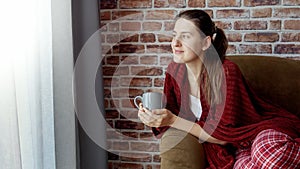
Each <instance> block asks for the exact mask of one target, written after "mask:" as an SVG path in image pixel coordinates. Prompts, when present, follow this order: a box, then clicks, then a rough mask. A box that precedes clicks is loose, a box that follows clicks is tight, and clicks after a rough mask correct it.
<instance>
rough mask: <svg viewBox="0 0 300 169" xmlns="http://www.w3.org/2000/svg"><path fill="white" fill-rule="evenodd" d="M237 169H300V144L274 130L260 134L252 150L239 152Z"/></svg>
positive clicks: (235, 166)
mask: <svg viewBox="0 0 300 169" xmlns="http://www.w3.org/2000/svg"><path fill="white" fill-rule="evenodd" d="M236 158H237V161H236V163H235V165H234V168H235V169H240V168H241V169H270V168H272V169H297V168H300V144H299V143H297V142H295V141H294V140H293V139H292V138H291V137H289V136H288V135H286V134H284V133H281V132H278V131H276V130H273V129H268V130H264V131H262V132H260V133H259V134H258V135H257V136H256V138H255V140H254V142H253V144H252V147H251V149H250V148H249V149H244V150H239V151H238V152H237V157H236Z"/></svg>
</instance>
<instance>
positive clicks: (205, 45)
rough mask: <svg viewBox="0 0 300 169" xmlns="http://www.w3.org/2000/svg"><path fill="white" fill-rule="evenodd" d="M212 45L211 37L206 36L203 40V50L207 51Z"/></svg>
mask: <svg viewBox="0 0 300 169" xmlns="http://www.w3.org/2000/svg"><path fill="white" fill-rule="evenodd" d="M210 45H211V37H210V36H206V37H205V38H204V39H203V43H202V50H203V51H206V50H207V49H208V48H209V47H210Z"/></svg>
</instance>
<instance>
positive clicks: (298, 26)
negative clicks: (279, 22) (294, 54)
mask: <svg viewBox="0 0 300 169" xmlns="http://www.w3.org/2000/svg"><path fill="white" fill-rule="evenodd" d="M284 29H289V30H300V20H287V21H285V22H284Z"/></svg>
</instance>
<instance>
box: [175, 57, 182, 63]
mask: <svg viewBox="0 0 300 169" xmlns="http://www.w3.org/2000/svg"><path fill="white" fill-rule="evenodd" d="M173 61H174V62H175V63H184V61H183V60H182V59H181V58H179V57H176V56H174V57H173Z"/></svg>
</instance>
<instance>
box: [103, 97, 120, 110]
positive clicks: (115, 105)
mask: <svg viewBox="0 0 300 169" xmlns="http://www.w3.org/2000/svg"><path fill="white" fill-rule="evenodd" d="M119 107H120V102H119V100H118V99H111V100H110V102H109V107H106V108H119Z"/></svg>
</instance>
